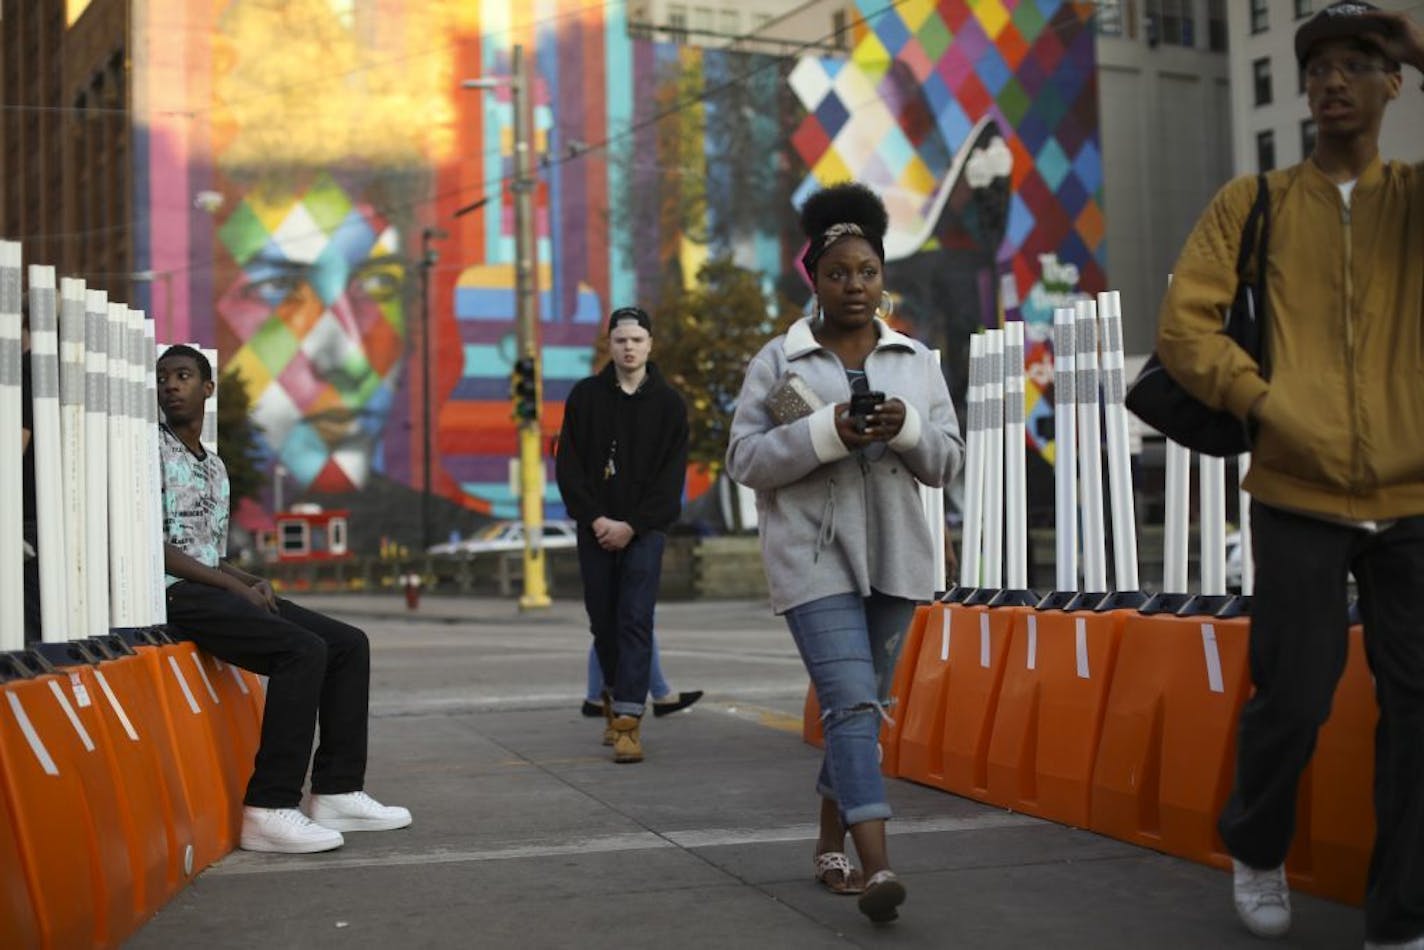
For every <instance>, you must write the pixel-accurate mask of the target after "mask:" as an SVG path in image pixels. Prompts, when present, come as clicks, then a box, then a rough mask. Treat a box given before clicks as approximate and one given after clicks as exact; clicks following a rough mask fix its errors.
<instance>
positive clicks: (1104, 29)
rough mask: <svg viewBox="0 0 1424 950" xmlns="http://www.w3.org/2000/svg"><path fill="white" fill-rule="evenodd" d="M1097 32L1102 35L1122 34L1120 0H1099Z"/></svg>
mask: <svg viewBox="0 0 1424 950" xmlns="http://www.w3.org/2000/svg"><path fill="white" fill-rule="evenodd" d="M1098 33H1099V34H1100V35H1102V36H1121V35H1122V0H1099V2H1098Z"/></svg>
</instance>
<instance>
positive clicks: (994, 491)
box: [984, 330, 1004, 590]
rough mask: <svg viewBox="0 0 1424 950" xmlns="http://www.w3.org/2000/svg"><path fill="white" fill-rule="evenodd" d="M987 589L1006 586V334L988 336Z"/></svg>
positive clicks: (985, 468) (986, 418) (985, 395)
mask: <svg viewBox="0 0 1424 950" xmlns="http://www.w3.org/2000/svg"><path fill="white" fill-rule="evenodd" d="M984 371H985V372H984V586H985V587H986V588H988V589H990V590H999V589H1000V588H1002V587H1003V586H1004V331H1003V330H988V331H985V333H984Z"/></svg>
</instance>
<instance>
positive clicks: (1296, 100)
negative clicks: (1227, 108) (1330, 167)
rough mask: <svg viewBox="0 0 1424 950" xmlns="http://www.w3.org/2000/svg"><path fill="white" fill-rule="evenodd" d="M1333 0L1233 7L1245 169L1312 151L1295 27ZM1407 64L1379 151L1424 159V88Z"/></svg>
mask: <svg viewBox="0 0 1424 950" xmlns="http://www.w3.org/2000/svg"><path fill="white" fill-rule="evenodd" d="M1325 2H1326V0H1241V2H1239V3H1232V4H1231V5H1230V25H1229V29H1230V32H1231V90H1232V94H1231V100H1232V101H1231V106H1232V126H1233V129H1234V132H1235V151H1234V156H1233V159H1234V166H1235V170H1236V174H1238V175H1254V174H1255V173H1256V172H1258V171H1269V170H1270V169H1272V168H1284V167H1285V166H1287V165H1294V164H1295V163H1297V162H1300V161H1302V160H1304V159H1305V158H1306V156H1308V155H1309V154H1310V150H1311V148H1312V143H1313V142H1314V141H1315V125H1314V123H1313V122H1312V121H1311V119H1310V109H1309V107H1308V106H1307V105H1306V101H1305V82H1304V78H1303V76H1302V74H1301V71H1300V68H1299V66H1298V65H1297V64H1296V61H1295V46H1294V43H1295V31H1296V29H1297V28H1299V26H1300V25H1301V23H1302V22H1303V21H1304V20H1305V19H1306V18H1308V17H1309V16H1311V14H1313V13H1314V12H1315V11H1316V10H1318V9H1320V8H1321V7H1323V6H1325ZM1375 5H1376V6H1379V7H1383V8H1385V9H1387V10H1408V11H1411V15H1413V16H1414V17H1415V19H1416V20H1417V19H1418V18H1419V10H1418V8H1419V5H1418V3H1417V2H1413V0H1375ZM1418 80H1419V77H1418V75H1417V74H1416V73H1414V72H1413V71H1412V70H1410V69H1409V67H1407V66H1406V67H1405V77H1404V84H1403V87H1402V90H1401V92H1400V96H1399V98H1398V99H1397V100H1395V101H1394V103H1393V104H1391V105H1390V107H1389V109H1388V110H1387V111H1386V112H1385V118H1384V127H1383V129H1382V130H1381V133H1380V153H1381V154H1382V155H1383V156H1384V157H1385V158H1396V159H1400V160H1401V161H1410V162H1417V161H1421V160H1424V118H1421V115H1424V93H1421V92H1420V90H1419V81H1418Z"/></svg>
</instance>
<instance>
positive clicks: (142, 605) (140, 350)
mask: <svg viewBox="0 0 1424 950" xmlns="http://www.w3.org/2000/svg"><path fill="white" fill-rule="evenodd" d="M124 321H125V322H124V330H125V338H126V345H127V347H128V354H129V359H128V368H129V372H128V386H127V387H126V389H127V393H128V442H129V448H128V451H129V456H128V461H129V466H128V469H127V472H128V474H127V477H126V483H127V488H128V493H129V506H130V511H132V513H133V522H132V528H131V529H130V532H129V543H130V547H129V556H130V557H131V558H133V574H132V579H133V587H132V589H131V592H130V594H131V597H132V601H131V603H130V605H129V610H130V612H131V613H132V615H133V616H134V618H135V622H136V623H137V624H139V625H140V626H146V625H148V624H151V623H153V617H152V614H151V609H152V606H153V597H152V593H151V591H152V587H153V558H152V556H151V555H150V551H149V539H148V529H149V520H150V519H149V515H148V508H149V504H150V503H151V501H152V499H151V498H150V492H149V490H148V480H149V472H150V466H149V458H148V439H147V436H148V422H147V418H148V417H147V414H146V413H145V411H144V405H143V402H144V392H145V387H144V380H145V379H147V378H148V377H149V376H150V375H151V374H150V373H149V372H148V371H147V367H146V365H145V356H146V351H145V349H144V339H143V324H144V316H143V311H142V310H134V309H133V308H128V312H127V313H126V314H125V317H124Z"/></svg>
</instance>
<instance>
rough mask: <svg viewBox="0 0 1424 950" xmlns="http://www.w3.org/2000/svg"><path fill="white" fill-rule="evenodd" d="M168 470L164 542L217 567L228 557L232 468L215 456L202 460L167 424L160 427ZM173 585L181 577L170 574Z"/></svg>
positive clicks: (160, 450) (168, 578)
mask: <svg viewBox="0 0 1424 950" xmlns="http://www.w3.org/2000/svg"><path fill="white" fill-rule="evenodd" d="M158 432H159V436H158V459H159V465H160V466H161V467H162V470H163V540H165V541H167V542H168V543H169V544H172V545H173V546H175V547H177V548H178V549H179V550H181V551H182V552H183V553H184V554H186V555H188V556H189V557H191V558H192V559H193V560H195V561H197V562H198V563H200V564H204V565H206V566H208V567H217V566H218V562H219V561H220V560H221V559H222V558H224V557H226V556H227V519H228V492H229V491H230V489H229V486H228V481H227V466H226V465H224V464H223V462H222V459H220V458H218V456H217V453H216V452H206V451H205V452H204V453H203V457H202V458H198V457H197V456H196V455H194V454H193V453H192V452H190V451H188V447H187V446H186V445H184V444H183V442H182V441H181V440H180V439H179V438H178V437H177V436H176V435H174V434H173V432H172V431H171V430H170V429H169V428H168V427H167V426H165V425H160V426H159V427H158ZM164 580H165V582H166V583H167V584H169V585H170V586H171V585H173V584H176V583H177V582H178V581H179V580H180V578H177V577H174V576H173V575H172V574H168V575H166V576H165V578H164Z"/></svg>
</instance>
